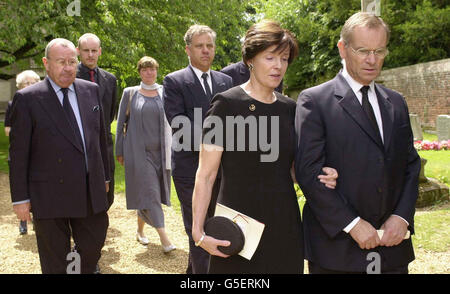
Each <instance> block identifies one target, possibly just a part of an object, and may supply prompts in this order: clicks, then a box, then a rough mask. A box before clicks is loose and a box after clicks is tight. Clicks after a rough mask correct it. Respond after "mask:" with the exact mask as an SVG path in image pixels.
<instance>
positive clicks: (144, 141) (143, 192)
mask: <svg viewBox="0 0 450 294" xmlns="http://www.w3.org/2000/svg"><path fill="white" fill-rule="evenodd" d="M158 67H159V65H158V62H157V61H156V60H155V59H153V58H152V57H148V56H144V57H142V58H141V59H140V60H139V62H138V65H137V69H138V72H139V75H140V76H141V80H142V81H141V84H140V85H139V86H135V87H129V88H126V89H125V90H124V92H123V95H122V100H121V101H120V107H119V116H118V121H117V131H116V158H117V161H118V162H119V163H120V164H122V165H124V166H125V185H126V200H127V209H136V210H137V214H138V229H137V233H136V239H137V241H139V242H140V243H141V244H144V245H147V244H148V243H149V241H148V239H147V238H146V237H145V235H144V225H145V223H147V224H149V225H151V226H152V227H154V228H155V229H156V231H157V232H158V234H159V237H160V240H161V244H162V247H163V251H164V253H168V252H170V251H172V250H174V249H176V247H175V246H174V245H173V244H172V243H171V242H170V240H169V238H168V236H167V234H166V232H165V228H164V227H165V226H164V212H163V210H162V207H161V203H162V204H165V205H167V206H170V185H171V180H170V169H171V167H170V159H171V158H170V148H171V128H170V125H169V124H168V122H167V119H166V117H165V113H164V109H163V102H162V100H161V98H162V88H163V87H162V86H161V85H159V84H157V83H156V82H155V81H156V77H157V73H158ZM124 126H125V128H124Z"/></svg>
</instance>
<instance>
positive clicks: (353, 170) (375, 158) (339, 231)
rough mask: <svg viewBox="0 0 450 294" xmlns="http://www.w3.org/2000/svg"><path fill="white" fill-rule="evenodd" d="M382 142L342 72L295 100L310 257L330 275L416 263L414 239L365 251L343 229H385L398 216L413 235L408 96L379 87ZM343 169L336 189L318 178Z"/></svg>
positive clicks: (414, 167)
mask: <svg viewBox="0 0 450 294" xmlns="http://www.w3.org/2000/svg"><path fill="white" fill-rule="evenodd" d="M375 87H376V94H377V98H378V103H379V106H380V112H381V117H382V121H383V132H384V144H383V143H382V142H381V140H380V139H378V138H377V136H376V133H375V130H374V129H373V128H372V127H371V125H370V122H369V120H368V118H367V116H366V115H365V113H364V111H363V110H362V107H361V104H360V103H359V101H358V100H357V98H356V96H355V94H354V93H353V91H352V90H351V88H350V86H349V85H348V83H347V82H346V80H345V79H344V77H343V76H342V75H341V74H338V75H337V76H336V77H335V78H334V79H333V80H331V81H328V82H326V83H324V84H321V85H319V86H316V87H313V88H310V89H307V90H305V91H303V92H302V93H300V95H299V97H298V101H297V113H296V122H295V124H296V132H297V137H298V138H297V139H298V141H297V148H298V152H297V156H296V161H295V171H296V176H297V180H298V182H299V184H300V187H301V189H302V190H303V192H304V193H305V196H306V199H307V201H306V205H305V207H304V210H303V219H304V226H305V241H306V247H305V249H306V257H307V259H308V260H310V261H313V262H316V263H317V264H319V265H320V266H322V267H324V268H327V269H331V270H343V271H360V272H365V271H366V267H367V265H368V264H369V263H370V262H372V260H367V257H368V253H369V252H378V253H379V254H380V256H381V268H382V270H387V269H392V268H395V267H399V266H403V265H407V264H408V263H409V262H410V261H412V260H413V259H414V252H413V247H412V243H411V239H408V240H404V241H403V242H402V243H400V244H399V245H397V246H393V247H383V246H380V247H377V248H375V249H372V250H362V249H360V248H359V246H358V244H357V243H356V242H355V241H354V240H353V239H352V237H351V236H350V234H347V233H345V232H343V229H344V228H345V227H346V226H347V225H348V224H350V222H351V221H352V220H353V219H354V218H356V217H357V216H360V217H361V218H363V219H364V220H366V221H368V222H369V223H371V224H372V226H374V227H375V229H379V228H380V227H381V225H382V224H383V223H384V222H385V221H386V220H387V218H388V217H389V216H391V215H392V214H396V215H399V216H401V217H403V218H404V219H405V220H407V221H408V222H409V224H410V226H409V230H411V231H412V232H413V231H414V212H415V203H416V199H417V196H418V175H419V171H420V158H419V156H418V154H417V152H416V150H415V149H414V146H413V136H412V131H411V126H410V122H409V115H408V109H407V105H406V102H405V100H404V98H403V97H402V96H401V95H400V94H398V93H397V92H394V91H392V90H389V89H387V88H385V87H383V86H381V85H378V84H376V86H375ZM324 166H329V167H333V168H335V169H337V171H338V173H339V178H338V180H337V186H336V189H335V190H332V189H328V188H326V187H325V186H324V185H323V184H321V183H320V182H319V181H318V180H317V175H319V174H320V173H321V168H322V167H324Z"/></svg>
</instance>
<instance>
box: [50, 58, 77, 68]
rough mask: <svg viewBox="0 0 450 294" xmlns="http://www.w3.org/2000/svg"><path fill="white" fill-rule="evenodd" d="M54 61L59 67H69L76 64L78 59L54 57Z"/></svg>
mask: <svg viewBox="0 0 450 294" xmlns="http://www.w3.org/2000/svg"><path fill="white" fill-rule="evenodd" d="M49 59H50V58H49ZM54 61H55V63H56V64H58V65H59V66H61V67H64V66H65V65H68V66H70V67H75V66H77V65H78V60H77V59H68V60H64V59H55V60H54Z"/></svg>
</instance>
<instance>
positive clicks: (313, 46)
mask: <svg viewBox="0 0 450 294" xmlns="http://www.w3.org/2000/svg"><path fill="white" fill-rule="evenodd" d="M381 5H382V11H381V14H382V15H381V17H382V18H383V19H384V20H385V21H386V22H387V23H388V24H389V26H390V28H391V39H390V44H389V50H390V52H391V53H390V54H389V55H388V56H387V58H386V60H385V66H384V68H393V67H398V66H405V65H410V64H415V63H419V62H427V61H432V60H437V59H443V58H448V57H450V36H449V32H450V27H449V26H450V6H449V4H448V1H446V0H436V1H431V0H382V1H381ZM254 6H255V7H256V10H257V12H258V14H260V15H263V16H264V17H266V18H271V19H274V20H277V21H279V22H280V23H281V24H282V25H283V27H285V28H287V29H289V30H290V31H292V32H293V33H294V34H295V35H296V37H297V39H298V43H299V48H300V55H299V58H298V59H297V60H296V61H295V62H293V64H291V65H290V67H289V69H288V71H287V73H286V78H285V81H286V84H287V86H288V89H304V88H307V87H311V86H314V85H317V84H319V83H321V82H324V81H326V80H329V79H330V78H332V77H334V76H335V75H336V74H337V72H338V71H339V69H340V68H341V67H342V66H341V60H340V56H339V52H338V49H337V46H336V44H337V42H338V41H339V35H340V30H341V28H342V25H343V24H344V22H345V20H346V19H347V18H348V17H350V16H351V15H352V14H353V13H355V12H358V11H360V9H361V1H360V0H350V1H335V0H267V1H254Z"/></svg>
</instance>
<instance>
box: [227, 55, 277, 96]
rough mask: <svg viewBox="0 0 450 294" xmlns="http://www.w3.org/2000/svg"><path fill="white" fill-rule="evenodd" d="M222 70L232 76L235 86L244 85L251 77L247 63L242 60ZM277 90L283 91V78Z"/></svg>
mask: <svg viewBox="0 0 450 294" xmlns="http://www.w3.org/2000/svg"><path fill="white" fill-rule="evenodd" d="M220 72H222V73H224V74H226V75H228V76H230V77H231V78H232V79H233V87H235V86H239V85H242V84H243V83H245V82H247V81H248V80H249V79H250V70H249V68H248V66H247V65H245V63H244V62H243V61H242V60H241V61H239V62H236V63H232V64H230V65H227V66H226V67H224V68H222V69H221V70H220ZM275 91H277V92H279V93H283V80H281V82H280V84H279V85H278V87H276V88H275Z"/></svg>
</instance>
